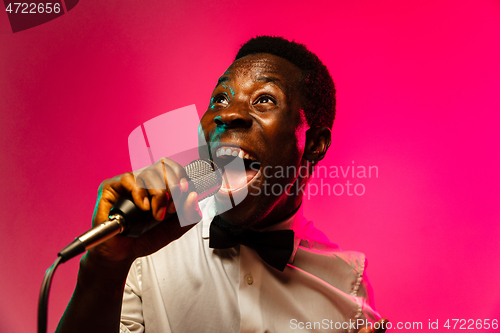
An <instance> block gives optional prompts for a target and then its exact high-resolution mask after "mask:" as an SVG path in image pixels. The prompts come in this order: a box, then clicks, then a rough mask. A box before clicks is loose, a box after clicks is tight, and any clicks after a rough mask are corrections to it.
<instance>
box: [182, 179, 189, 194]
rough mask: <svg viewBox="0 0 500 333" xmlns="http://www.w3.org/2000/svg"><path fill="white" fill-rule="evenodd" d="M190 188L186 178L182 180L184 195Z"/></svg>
mask: <svg viewBox="0 0 500 333" xmlns="http://www.w3.org/2000/svg"><path fill="white" fill-rule="evenodd" d="M188 188H189V184H188V181H187V180H186V178H182V179H181V190H182V193H185V192H187V190H188Z"/></svg>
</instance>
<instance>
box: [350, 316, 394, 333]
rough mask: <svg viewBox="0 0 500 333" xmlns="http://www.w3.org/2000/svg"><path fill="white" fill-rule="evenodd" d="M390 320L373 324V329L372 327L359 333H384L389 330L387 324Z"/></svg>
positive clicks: (381, 320) (382, 320)
mask: <svg viewBox="0 0 500 333" xmlns="http://www.w3.org/2000/svg"><path fill="white" fill-rule="evenodd" d="M388 322H389V320H387V319H385V318H382V319H380V320H379V321H377V322H376V323H375V324H373V329H371V328H370V327H364V328H362V329H360V330H359V331H358V333H384V332H385V330H387V323H388Z"/></svg>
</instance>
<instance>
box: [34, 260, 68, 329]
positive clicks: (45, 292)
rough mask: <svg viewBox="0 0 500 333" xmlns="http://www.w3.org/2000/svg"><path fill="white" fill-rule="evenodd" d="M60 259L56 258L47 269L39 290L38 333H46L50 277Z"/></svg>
mask: <svg viewBox="0 0 500 333" xmlns="http://www.w3.org/2000/svg"><path fill="white" fill-rule="evenodd" d="M61 259H62V258H61V257H57V259H56V261H54V263H53V264H52V266H50V267H49V269H47V271H46V272H45V276H44V278H43V282H42V288H41V289H40V296H39V298H38V333H47V308H48V303H49V291H50V284H51V283H52V276H53V275H54V272H55V271H56V268H57V266H58V265H59V264H60V262H61Z"/></svg>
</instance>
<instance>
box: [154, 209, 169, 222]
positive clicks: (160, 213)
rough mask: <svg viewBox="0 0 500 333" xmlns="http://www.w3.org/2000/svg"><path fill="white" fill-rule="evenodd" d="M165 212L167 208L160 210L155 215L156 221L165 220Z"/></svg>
mask: <svg viewBox="0 0 500 333" xmlns="http://www.w3.org/2000/svg"><path fill="white" fill-rule="evenodd" d="M166 210H167V207H163V208H161V209H160V210H159V211H158V212H157V213H156V219H157V220H163V219H164V218H165V212H166Z"/></svg>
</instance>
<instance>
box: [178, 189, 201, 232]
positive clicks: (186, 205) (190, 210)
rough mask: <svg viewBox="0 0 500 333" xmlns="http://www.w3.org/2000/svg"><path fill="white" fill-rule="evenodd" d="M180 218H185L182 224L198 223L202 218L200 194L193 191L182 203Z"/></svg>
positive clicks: (179, 212)
mask: <svg viewBox="0 0 500 333" xmlns="http://www.w3.org/2000/svg"><path fill="white" fill-rule="evenodd" d="M177 214H178V215H179V220H181V221H182V220H183V221H182V222H183V223H182V225H188V224H193V223H197V222H199V221H200V220H201V218H202V215H201V211H200V207H199V206H198V194H196V192H191V193H189V195H188V196H187V198H186V200H185V201H184V202H183V203H182V208H181V210H180V211H179V210H178V212H177Z"/></svg>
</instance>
